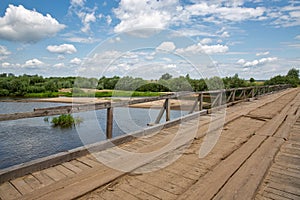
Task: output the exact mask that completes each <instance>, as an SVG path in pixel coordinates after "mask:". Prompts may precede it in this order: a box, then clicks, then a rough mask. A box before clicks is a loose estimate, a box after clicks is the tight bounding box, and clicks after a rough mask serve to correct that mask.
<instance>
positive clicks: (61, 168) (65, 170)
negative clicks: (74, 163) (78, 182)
mask: <svg viewBox="0 0 300 200" xmlns="http://www.w3.org/2000/svg"><path fill="white" fill-rule="evenodd" d="M54 168H55V169H57V170H58V171H60V172H61V173H63V174H64V175H66V176H73V175H74V174H76V173H75V172H73V171H72V170H70V169H68V168H66V167H65V166H63V165H57V166H55V167H54Z"/></svg>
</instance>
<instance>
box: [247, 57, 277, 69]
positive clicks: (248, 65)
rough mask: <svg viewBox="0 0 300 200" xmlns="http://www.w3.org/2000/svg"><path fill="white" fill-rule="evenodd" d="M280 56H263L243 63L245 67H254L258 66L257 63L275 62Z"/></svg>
mask: <svg viewBox="0 0 300 200" xmlns="http://www.w3.org/2000/svg"><path fill="white" fill-rule="evenodd" d="M277 60H278V58H277V57H267V58H261V59H259V60H253V61H249V62H245V63H244V64H243V63H241V64H243V66H244V67H254V66H257V65H263V64H266V63H270V62H274V61H277Z"/></svg>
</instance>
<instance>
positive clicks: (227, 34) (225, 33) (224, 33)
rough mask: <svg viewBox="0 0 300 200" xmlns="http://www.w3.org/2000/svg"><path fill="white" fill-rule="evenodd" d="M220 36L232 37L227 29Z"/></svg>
mask: <svg viewBox="0 0 300 200" xmlns="http://www.w3.org/2000/svg"><path fill="white" fill-rule="evenodd" d="M220 37H221V38H228V37H230V35H229V33H228V32H227V31H224V32H223V33H222V35H221V36H220Z"/></svg>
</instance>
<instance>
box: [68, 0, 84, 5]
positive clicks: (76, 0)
mask: <svg viewBox="0 0 300 200" xmlns="http://www.w3.org/2000/svg"><path fill="white" fill-rule="evenodd" d="M84 4H85V0H71V5H72V6H84Z"/></svg>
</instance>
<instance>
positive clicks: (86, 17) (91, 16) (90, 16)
mask: <svg viewBox="0 0 300 200" xmlns="http://www.w3.org/2000/svg"><path fill="white" fill-rule="evenodd" d="M78 16H79V17H80V18H81V21H82V24H83V27H82V28H81V31H82V32H84V33H87V32H89V31H90V29H91V28H90V23H91V22H95V21H96V17H95V12H92V13H85V12H79V13H78Z"/></svg>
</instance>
